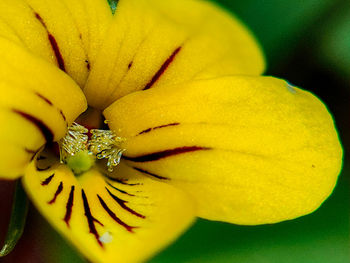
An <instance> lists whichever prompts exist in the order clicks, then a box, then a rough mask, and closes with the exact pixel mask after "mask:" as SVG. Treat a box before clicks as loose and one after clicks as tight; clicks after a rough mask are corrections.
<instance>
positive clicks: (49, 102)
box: [35, 92, 52, 106]
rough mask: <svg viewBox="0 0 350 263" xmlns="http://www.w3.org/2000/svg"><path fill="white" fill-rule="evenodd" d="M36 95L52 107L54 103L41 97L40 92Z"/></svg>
mask: <svg viewBox="0 0 350 263" xmlns="http://www.w3.org/2000/svg"><path fill="white" fill-rule="evenodd" d="M35 95H37V96H38V97H39V98H41V99H43V100H44V101H45V102H46V103H47V104H49V105H50V106H52V102H51V101H50V100H49V99H48V98H46V97H44V96H43V95H41V94H40V93H38V92H35Z"/></svg>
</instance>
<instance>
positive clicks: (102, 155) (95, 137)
mask: <svg viewBox="0 0 350 263" xmlns="http://www.w3.org/2000/svg"><path fill="white" fill-rule="evenodd" d="M90 132H91V134H92V136H91V139H90V141H89V151H90V152H92V153H93V154H94V155H96V157H97V159H108V161H107V167H108V171H109V172H112V171H113V168H114V167H116V166H117V165H118V164H119V163H120V159H121V157H122V154H123V152H124V151H125V149H121V148H119V146H120V144H121V143H122V142H123V141H124V140H125V139H123V138H121V137H117V136H116V134H115V133H114V132H112V131H109V130H97V129H93V130H91V131H90Z"/></svg>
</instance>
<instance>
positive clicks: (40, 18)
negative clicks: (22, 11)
mask: <svg viewBox="0 0 350 263" xmlns="http://www.w3.org/2000/svg"><path fill="white" fill-rule="evenodd" d="M33 11H34V10H33ZM34 15H35V17H36V19H38V20H39V22H40V23H41V24H42V26H43V27H45V29H46V30H47V27H46V24H45V22H44V20H43V19H42V17H41V16H40V15H39V14H38V13H36V12H34Z"/></svg>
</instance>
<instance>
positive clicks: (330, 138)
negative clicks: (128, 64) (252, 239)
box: [104, 77, 342, 224]
mask: <svg viewBox="0 0 350 263" xmlns="http://www.w3.org/2000/svg"><path fill="white" fill-rule="evenodd" d="M104 115H105V117H106V119H107V120H109V121H110V122H109V125H110V127H111V129H112V130H114V131H116V133H117V134H118V136H121V137H125V138H126V142H125V143H124V145H122V147H123V148H125V149H126V152H125V153H124V159H126V160H128V165H130V166H132V167H135V168H137V169H139V170H140V171H143V173H144V174H148V175H150V176H153V177H155V176H156V177H158V178H163V179H164V178H167V179H169V180H166V181H167V182H169V183H171V184H174V185H176V186H178V187H181V188H183V189H185V190H187V191H188V193H190V194H191V195H192V196H193V197H194V198H195V199H196V201H197V205H198V207H199V211H198V215H199V216H201V217H204V218H208V219H213V220H223V221H228V222H233V223H239V224H261V223H272V222H278V221H281V220H286V219H292V218H295V217H297V216H301V215H304V214H307V213H310V212H312V211H313V210H315V209H316V208H317V207H318V206H319V205H320V204H321V203H322V202H323V201H324V200H325V198H326V197H327V196H328V195H329V194H330V193H331V192H332V189H333V187H334V185H335V183H336V180H337V176H338V173H339V170H340V167H341V159H342V149H341V146H340V143H339V140H338V136H337V133H336V130H335V128H334V124H333V120H332V117H331V116H330V114H329V113H328V111H327V109H326V107H325V106H324V105H323V104H322V102H320V101H319V100H318V99H317V98H316V97H314V96H313V95H312V94H310V93H308V92H306V91H304V90H301V89H298V88H295V87H291V86H290V85H288V83H286V82H285V81H283V80H279V79H275V78H271V77H225V78H216V79H211V80H201V81H193V82H190V83H187V84H183V85H176V86H170V87H165V86H164V87H161V88H154V89H150V90H148V91H144V92H136V93H133V94H129V95H127V96H125V97H123V98H121V99H120V100H118V101H116V102H115V103H114V104H112V105H111V106H110V107H109V108H107V109H106V110H105V112H104Z"/></svg>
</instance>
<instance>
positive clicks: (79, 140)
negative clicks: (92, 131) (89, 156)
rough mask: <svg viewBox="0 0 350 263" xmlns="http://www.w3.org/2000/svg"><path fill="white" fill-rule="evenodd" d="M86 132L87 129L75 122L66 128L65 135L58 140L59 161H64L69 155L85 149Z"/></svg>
mask: <svg viewBox="0 0 350 263" xmlns="http://www.w3.org/2000/svg"><path fill="white" fill-rule="evenodd" d="M88 132H89V130H88V129H86V128H85V127H84V126H82V125H80V124H78V123H75V122H74V123H73V124H72V125H71V126H70V127H69V128H68V132H67V134H66V136H64V137H63V138H62V139H61V141H60V142H59V146H60V161H61V163H65V162H66V160H67V158H68V157H69V156H74V155H76V154H77V153H80V152H82V151H85V150H87V144H88V140H89V137H88V136H87V134H86V133H88Z"/></svg>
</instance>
